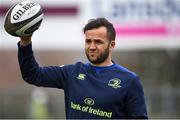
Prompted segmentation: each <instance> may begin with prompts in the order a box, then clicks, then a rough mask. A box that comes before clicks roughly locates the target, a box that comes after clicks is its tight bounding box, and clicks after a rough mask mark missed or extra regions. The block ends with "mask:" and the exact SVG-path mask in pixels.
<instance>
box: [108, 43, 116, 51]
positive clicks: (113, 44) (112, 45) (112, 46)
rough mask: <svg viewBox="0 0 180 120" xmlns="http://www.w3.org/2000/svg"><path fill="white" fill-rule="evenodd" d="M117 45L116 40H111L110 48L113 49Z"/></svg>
mask: <svg viewBox="0 0 180 120" xmlns="http://www.w3.org/2000/svg"><path fill="white" fill-rule="evenodd" d="M115 45H116V42H115V41H111V43H110V46H109V47H110V49H111V50H112V49H113V48H114V47H115Z"/></svg>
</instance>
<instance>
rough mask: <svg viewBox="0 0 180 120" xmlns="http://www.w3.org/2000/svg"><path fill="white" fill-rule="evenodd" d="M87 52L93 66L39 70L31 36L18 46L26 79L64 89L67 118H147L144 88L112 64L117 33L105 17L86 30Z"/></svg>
mask: <svg viewBox="0 0 180 120" xmlns="http://www.w3.org/2000/svg"><path fill="white" fill-rule="evenodd" d="M84 34H85V53H86V56H87V58H88V60H89V61H90V63H87V64H84V63H82V62H77V63H75V64H71V65H65V66H61V67H60V66H48V67H40V66H39V65H38V63H37V62H36V60H35V58H34V56H33V52H32V44H31V37H22V38H21V40H20V42H19V43H18V47H19V50H18V58H19V64H20V69H21V73H22V77H23V79H24V80H25V81H26V82H28V83H30V84H34V85H36V86H44V87H53V88H59V89H63V90H64V93H65V108H66V118H67V119H70V118H79V119H80V118H84V119H86V118H97V119H98V118H103V119H106V118H111V119H118V118H119V119H120V118H131V119H133V118H143V119H146V118H147V112H146V105H145V99H144V93H143V88H142V85H141V83H140V80H139V78H138V76H137V75H136V74H135V73H133V72H131V71H129V70H128V69H126V68H124V67H122V66H120V65H118V64H116V63H115V62H114V61H112V58H111V55H112V51H113V49H114V47H115V36H116V34H115V30H114V27H113V25H112V24H111V23H110V22H109V21H108V20H106V19H105V18H97V19H92V20H90V21H89V22H88V23H87V24H86V26H85V27H84Z"/></svg>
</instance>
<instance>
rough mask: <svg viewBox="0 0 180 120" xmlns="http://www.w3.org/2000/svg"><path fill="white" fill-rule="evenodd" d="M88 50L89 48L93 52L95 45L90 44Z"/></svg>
mask: <svg viewBox="0 0 180 120" xmlns="http://www.w3.org/2000/svg"><path fill="white" fill-rule="evenodd" d="M89 48H90V49H91V50H95V49H96V45H95V43H94V42H91V44H90V46H89Z"/></svg>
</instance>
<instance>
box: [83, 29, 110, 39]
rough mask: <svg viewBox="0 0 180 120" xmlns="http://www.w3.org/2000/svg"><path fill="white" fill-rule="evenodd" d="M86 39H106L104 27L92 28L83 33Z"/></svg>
mask: <svg viewBox="0 0 180 120" xmlns="http://www.w3.org/2000/svg"><path fill="white" fill-rule="evenodd" d="M85 36H86V38H94V37H96V38H107V29H106V27H99V28H94V29H91V30H87V31H86V32H85Z"/></svg>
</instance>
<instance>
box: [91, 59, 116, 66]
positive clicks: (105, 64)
mask: <svg viewBox="0 0 180 120" xmlns="http://www.w3.org/2000/svg"><path fill="white" fill-rule="evenodd" d="M91 65H93V66H101V67H102V66H111V65H113V62H112V60H106V61H104V62H102V63H97V64H94V63H91Z"/></svg>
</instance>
